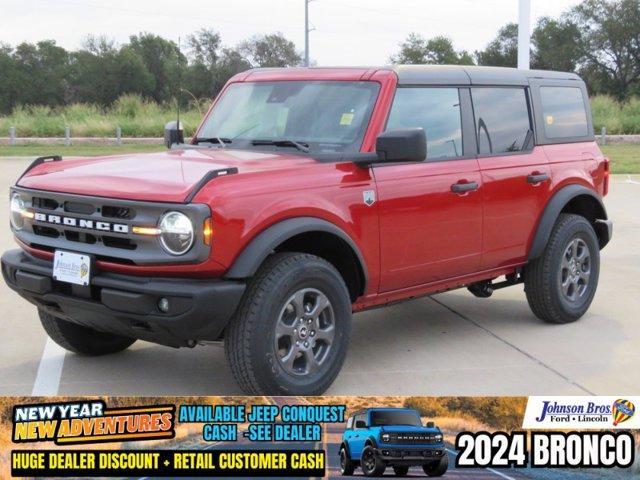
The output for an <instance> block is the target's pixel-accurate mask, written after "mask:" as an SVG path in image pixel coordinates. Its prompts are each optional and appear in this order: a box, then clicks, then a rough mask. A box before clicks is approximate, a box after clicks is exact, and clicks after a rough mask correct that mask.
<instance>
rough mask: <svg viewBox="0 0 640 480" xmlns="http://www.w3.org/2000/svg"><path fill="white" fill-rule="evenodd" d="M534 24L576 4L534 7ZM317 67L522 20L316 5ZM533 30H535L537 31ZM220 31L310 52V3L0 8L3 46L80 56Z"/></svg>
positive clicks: (6, 4) (470, 7)
mask: <svg viewBox="0 0 640 480" xmlns="http://www.w3.org/2000/svg"><path fill="white" fill-rule="evenodd" d="M531 3H532V19H533V22H535V19H537V18H539V17H541V16H544V15H550V16H558V15H560V14H561V13H563V12H564V11H566V10H567V9H568V8H570V7H571V6H573V5H575V4H577V3H579V2H578V0H531ZM309 11H310V19H311V24H312V26H313V27H314V28H315V30H314V31H313V32H311V34H310V45H311V59H312V60H313V61H316V62H317V64H318V65H365V64H366V65H376V64H385V63H387V61H388V58H389V56H390V55H391V54H392V53H394V52H396V51H397V50H398V44H399V43H401V42H402V41H403V40H404V39H405V38H406V37H407V35H408V34H409V33H411V32H417V33H420V34H422V35H424V36H426V37H430V36H434V35H448V36H449V37H451V38H452V39H453V42H454V45H455V47H456V48H457V49H466V50H469V51H471V52H473V51H475V50H478V49H480V48H483V47H484V46H485V45H486V44H487V43H488V42H489V41H490V40H491V39H492V38H493V37H494V36H495V34H496V32H497V31H498V29H499V28H500V26H502V25H504V24H505V23H507V22H516V21H517V19H518V0H344V1H343V0H313V1H312V2H311V4H310V6H309ZM533 22H532V23H533ZM203 27H207V28H214V29H215V30H217V31H219V32H220V33H221V35H222V40H223V42H224V44H225V45H230V46H231V45H234V44H236V43H238V42H239V41H241V40H243V39H245V38H248V37H250V36H252V35H255V34H258V33H260V34H262V33H272V32H282V33H283V34H284V35H285V36H287V37H288V38H289V39H291V40H293V41H294V42H295V43H296V46H297V48H298V49H299V50H300V51H302V50H303V49H304V0H271V1H267V0H226V1H219V0H173V1H169V0H0V41H2V42H5V43H9V44H11V45H14V46H15V45H16V44H17V43H20V42H22V41H30V42H34V41H37V40H42V39H54V40H56V42H57V43H58V44H59V45H62V46H63V47H65V48H68V49H75V48H77V47H78V46H80V45H81V43H82V39H83V38H84V37H85V36H86V35H89V34H97V35H100V34H104V35H106V36H108V37H110V38H113V39H115V40H116V42H118V43H123V42H126V40H127V38H128V37H129V35H131V34H134V33H138V32H140V31H148V32H152V33H156V34H158V35H161V36H163V37H166V38H170V39H173V40H176V41H177V39H178V37H180V36H181V37H182V38H185V37H186V35H188V34H189V33H191V32H193V31H195V30H198V29H200V28H203Z"/></svg>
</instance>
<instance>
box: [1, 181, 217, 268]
mask: <svg viewBox="0 0 640 480" xmlns="http://www.w3.org/2000/svg"><path fill="white" fill-rule="evenodd" d="M14 193H19V194H20V196H21V197H22V200H23V202H24V204H25V208H27V209H28V210H30V211H32V212H33V214H34V216H33V218H32V219H30V220H28V221H27V222H26V223H25V227H24V228H22V229H21V230H14V234H15V236H16V237H17V238H18V239H19V240H20V241H21V242H22V243H24V244H26V245H29V246H32V247H33V248H37V249H41V250H46V251H49V252H53V251H55V250H65V249H66V250H70V251H74V252H78V253H84V254H87V255H91V256H92V257H93V258H95V259H98V260H104V261H107V262H110V263H120V264H132V265H160V264H173V263H200V262H203V261H205V260H206V259H207V258H208V256H209V251H210V247H209V246H208V245H206V244H205V243H204V241H203V225H204V221H205V219H206V218H208V217H210V216H211V210H210V209H209V206H207V205H204V204H177V203H161V202H144V201H135V200H131V201H130V200H122V199H115V198H108V199H107V198H104V197H91V196H85V195H75V194H67V193H57V192H43V191H41V190H40V191H38V190H29V189H24V188H20V187H14V188H13V189H12V194H14ZM168 211H179V212H182V213H184V214H185V215H187V216H189V218H190V219H191V221H192V223H193V225H194V227H195V228H194V230H195V231H194V235H195V238H196V240H195V241H194V244H193V246H192V247H191V249H190V250H189V251H188V252H187V253H185V254H184V255H181V256H180V257H174V256H173V255H171V254H169V253H167V252H166V251H165V250H164V249H163V248H162V246H161V244H160V241H159V239H158V237H157V236H155V235H140V234H134V233H133V227H135V226H144V227H152V226H156V225H157V224H158V221H159V220H160V218H161V217H162V215H164V214H165V213H166V212H168Z"/></svg>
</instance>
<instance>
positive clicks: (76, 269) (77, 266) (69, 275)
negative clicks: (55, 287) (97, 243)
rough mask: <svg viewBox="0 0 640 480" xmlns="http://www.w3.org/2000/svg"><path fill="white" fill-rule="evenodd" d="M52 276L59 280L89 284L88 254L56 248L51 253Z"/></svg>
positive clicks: (89, 259) (89, 266) (89, 265)
mask: <svg viewBox="0 0 640 480" xmlns="http://www.w3.org/2000/svg"><path fill="white" fill-rule="evenodd" d="M53 278H54V279H56V280H58V281H59V282H66V283H73V284H75V285H89V279H90V278H91V258H90V257H89V256H88V255H80V254H78V253H71V252H63V251H60V250H56V252H55V254H54V255H53Z"/></svg>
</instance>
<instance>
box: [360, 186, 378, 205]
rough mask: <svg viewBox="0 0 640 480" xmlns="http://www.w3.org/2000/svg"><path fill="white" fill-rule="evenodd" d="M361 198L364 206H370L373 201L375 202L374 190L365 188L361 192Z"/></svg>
mask: <svg viewBox="0 0 640 480" xmlns="http://www.w3.org/2000/svg"><path fill="white" fill-rule="evenodd" d="M362 199H363V200H364V203H365V205H366V206H368V207H370V206H371V205H373V204H374V203H376V192H375V190H365V191H363V192H362Z"/></svg>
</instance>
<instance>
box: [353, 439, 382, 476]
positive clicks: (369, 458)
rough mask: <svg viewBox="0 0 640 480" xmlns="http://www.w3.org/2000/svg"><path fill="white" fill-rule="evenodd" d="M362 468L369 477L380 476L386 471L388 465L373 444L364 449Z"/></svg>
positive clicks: (361, 461)
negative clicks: (377, 453)
mask: <svg viewBox="0 0 640 480" xmlns="http://www.w3.org/2000/svg"><path fill="white" fill-rule="evenodd" d="M360 468H362V473H364V474H365V475H366V476H367V477H379V476H381V475H382V474H383V473H384V471H385V470H386V468H387V465H386V464H385V463H384V462H383V461H382V460H381V459H380V457H378V455H376V451H375V449H374V448H373V447H372V446H371V445H367V446H366V447H364V450H363V451H362V460H360Z"/></svg>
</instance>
